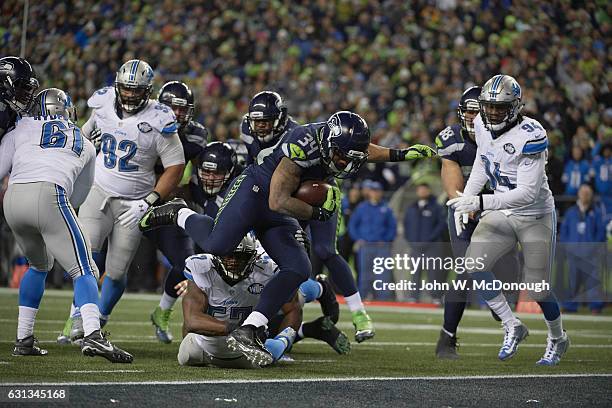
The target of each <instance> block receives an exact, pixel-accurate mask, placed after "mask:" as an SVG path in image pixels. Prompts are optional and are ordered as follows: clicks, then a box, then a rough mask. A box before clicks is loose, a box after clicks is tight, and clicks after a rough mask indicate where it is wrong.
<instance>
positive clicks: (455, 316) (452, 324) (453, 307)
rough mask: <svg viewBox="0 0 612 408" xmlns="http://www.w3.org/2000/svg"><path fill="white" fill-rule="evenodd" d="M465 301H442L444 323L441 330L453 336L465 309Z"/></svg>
mask: <svg viewBox="0 0 612 408" xmlns="http://www.w3.org/2000/svg"><path fill="white" fill-rule="evenodd" d="M465 306H466V304H465V302H447V301H446V300H445V301H444V324H443V325H442V328H443V330H444V331H445V332H446V333H448V334H449V335H451V333H453V334H452V335H453V336H454V333H457V327H459V322H460V321H461V318H462V317H463V311H464V310H465Z"/></svg>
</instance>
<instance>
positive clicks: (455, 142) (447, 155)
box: [436, 125, 477, 180]
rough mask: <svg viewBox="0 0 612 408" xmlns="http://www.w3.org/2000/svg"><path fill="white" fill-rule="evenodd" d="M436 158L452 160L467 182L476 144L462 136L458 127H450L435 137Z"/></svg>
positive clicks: (474, 156) (467, 137)
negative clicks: (459, 167) (459, 168)
mask: <svg viewBox="0 0 612 408" xmlns="http://www.w3.org/2000/svg"><path fill="white" fill-rule="evenodd" d="M436 146H437V147H438V156H440V157H441V158H443V159H448V160H452V161H454V162H455V163H457V164H458V165H459V166H461V171H462V172H463V176H464V177H465V179H466V180H467V177H468V176H469V175H470V171H471V170H472V165H473V164H474V160H475V159H476V148H477V146H476V142H475V141H474V140H472V139H471V138H470V137H469V136H465V137H464V135H463V132H461V126H460V125H452V126H448V127H446V128H445V129H444V130H442V131H441V132H440V133H439V134H438V136H437V137H436Z"/></svg>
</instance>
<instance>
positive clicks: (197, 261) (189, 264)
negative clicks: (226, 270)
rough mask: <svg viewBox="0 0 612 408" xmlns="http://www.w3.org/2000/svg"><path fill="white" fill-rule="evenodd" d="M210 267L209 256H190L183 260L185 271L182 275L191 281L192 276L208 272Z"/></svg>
mask: <svg viewBox="0 0 612 408" xmlns="http://www.w3.org/2000/svg"><path fill="white" fill-rule="evenodd" d="M211 265H212V262H211V259H210V256H209V255H206V254H196V255H191V256H190V257H189V258H187V259H186V260H185V270H184V271H183V275H185V277H186V278H187V279H189V280H191V281H193V275H196V274H202V273H206V272H208V271H209V270H210V267H211Z"/></svg>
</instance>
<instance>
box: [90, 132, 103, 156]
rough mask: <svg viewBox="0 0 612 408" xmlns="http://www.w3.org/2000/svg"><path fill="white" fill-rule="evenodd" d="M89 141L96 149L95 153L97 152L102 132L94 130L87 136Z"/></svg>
mask: <svg viewBox="0 0 612 408" xmlns="http://www.w3.org/2000/svg"><path fill="white" fill-rule="evenodd" d="M89 140H90V141H91V143H93V145H94V147H95V148H96V152H99V151H100V144H101V143H102V130H100V128H94V130H92V131H91V133H90V134H89Z"/></svg>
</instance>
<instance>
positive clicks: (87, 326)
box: [80, 303, 100, 336]
mask: <svg viewBox="0 0 612 408" xmlns="http://www.w3.org/2000/svg"><path fill="white" fill-rule="evenodd" d="M80 309H81V316H82V317H83V330H84V331H85V336H89V335H90V334H91V333H93V332H94V331H96V330H100V309H98V305H97V304H95V303H86V304H84V305H82V306H81V308H80Z"/></svg>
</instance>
